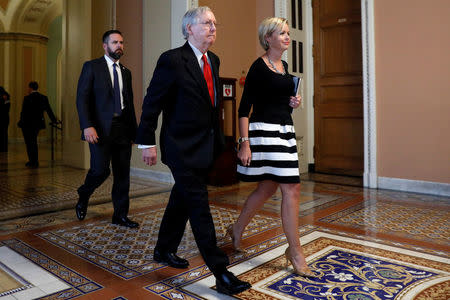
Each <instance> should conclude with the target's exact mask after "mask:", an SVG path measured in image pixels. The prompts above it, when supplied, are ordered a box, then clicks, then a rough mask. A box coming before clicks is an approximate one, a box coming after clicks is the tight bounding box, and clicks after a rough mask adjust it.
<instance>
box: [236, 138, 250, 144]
mask: <svg viewBox="0 0 450 300" xmlns="http://www.w3.org/2000/svg"><path fill="white" fill-rule="evenodd" d="M248 140H249V139H248V136H244V137H240V138H239V139H238V144H239V145H240V144H242V143H243V142H245V141H248Z"/></svg>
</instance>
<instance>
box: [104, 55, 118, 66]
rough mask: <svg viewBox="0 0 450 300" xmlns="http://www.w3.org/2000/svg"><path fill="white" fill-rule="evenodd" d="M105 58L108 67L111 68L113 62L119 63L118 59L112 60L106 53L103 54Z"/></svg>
mask: <svg viewBox="0 0 450 300" xmlns="http://www.w3.org/2000/svg"><path fill="white" fill-rule="evenodd" d="M104 57H105V59H106V63H107V64H108V66H109V67H111V68H112V65H113V64H117V65H119V61H116V62H114V61H113V60H112V59H111V58H110V57H109V56H108V55H106V54H105V55H104Z"/></svg>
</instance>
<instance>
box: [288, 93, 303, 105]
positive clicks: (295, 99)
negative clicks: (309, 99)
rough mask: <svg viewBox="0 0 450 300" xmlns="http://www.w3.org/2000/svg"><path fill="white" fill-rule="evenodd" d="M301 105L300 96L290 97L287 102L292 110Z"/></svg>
mask: <svg viewBox="0 0 450 300" xmlns="http://www.w3.org/2000/svg"><path fill="white" fill-rule="evenodd" d="M301 103H302V97H301V96H300V95H297V96H295V97H294V96H291V99H290V101H289V106H290V107H292V108H297V107H299V106H300V104H301Z"/></svg>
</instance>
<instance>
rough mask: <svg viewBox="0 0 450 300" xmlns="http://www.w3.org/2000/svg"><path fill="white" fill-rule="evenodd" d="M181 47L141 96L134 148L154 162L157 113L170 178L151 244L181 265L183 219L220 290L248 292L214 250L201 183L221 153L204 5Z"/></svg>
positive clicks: (190, 18) (186, 20) (211, 28)
mask: <svg viewBox="0 0 450 300" xmlns="http://www.w3.org/2000/svg"><path fill="white" fill-rule="evenodd" d="M182 24H183V25H182V26H183V27H182V30H183V35H184V37H185V38H186V39H187V42H186V43H185V44H184V46H182V47H180V48H176V49H173V50H169V51H167V52H165V53H163V54H162V55H161V57H160V58H159V60H158V63H157V66H156V69H155V71H154V74H153V78H152V80H151V82H150V85H149V87H148V89H147V94H146V96H145V98H144V103H143V107H142V109H143V112H142V116H141V122H140V125H139V129H138V134H137V138H136V143H138V144H140V145H139V148H144V150H143V151H142V152H143V160H144V162H145V163H146V164H148V165H150V166H151V165H154V164H156V160H157V152H156V148H155V146H154V145H155V144H156V141H155V130H156V127H157V123H158V116H159V115H160V113H161V112H162V115H163V119H162V127H161V135H160V142H161V152H162V154H161V159H162V162H163V163H164V164H166V165H167V166H168V167H169V168H170V170H171V172H172V175H173V177H174V179H175V185H174V186H173V188H172V192H171V194H170V198H169V203H168V204H167V207H166V210H165V213H164V217H163V220H162V222H161V227H160V230H159V235H158V241H157V243H156V246H155V249H154V254H153V257H154V259H155V261H157V262H162V263H166V264H168V265H169V266H171V267H175V268H187V267H188V261H187V260H185V259H183V258H181V257H179V256H177V255H176V252H177V248H178V246H179V244H180V241H181V238H182V236H183V233H184V230H185V226H186V223H187V221H188V220H189V222H190V224H191V227H192V231H193V233H194V237H195V241H196V243H197V246H198V248H199V250H200V253H201V255H202V257H203V259H204V260H205V263H206V265H207V266H208V268H209V269H210V270H211V271H212V273H213V274H214V276H215V277H216V283H217V290H218V292H220V293H225V294H230V295H231V294H236V293H239V292H242V291H244V290H246V289H248V288H249V287H250V284H249V283H247V282H243V281H241V280H239V279H238V278H237V277H235V276H234V275H233V273H231V272H229V271H227V269H226V266H227V265H228V264H229V261H228V257H227V256H226V255H225V253H224V252H222V250H220V249H219V248H218V247H217V244H216V233H215V229H214V223H213V220H212V216H211V212H210V208H209V203H208V191H207V187H206V180H207V174H208V169H209V168H210V167H211V166H212V164H213V161H214V159H215V158H217V156H218V154H219V153H220V152H221V150H222V148H223V145H224V140H223V135H222V133H221V131H220V127H219V111H218V101H219V97H217V91H218V90H219V63H220V62H219V58H218V57H217V56H216V55H215V54H214V53H212V52H210V51H208V49H209V47H210V46H211V45H212V44H213V43H214V41H215V39H216V19H215V17H214V14H213V13H212V11H211V10H210V9H209V8H208V7H198V8H195V9H191V10H189V11H188V12H186V14H185V15H184V17H183V21H182Z"/></svg>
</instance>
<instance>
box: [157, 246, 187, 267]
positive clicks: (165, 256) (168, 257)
mask: <svg viewBox="0 0 450 300" xmlns="http://www.w3.org/2000/svg"><path fill="white" fill-rule="evenodd" d="M153 260H154V261H156V262H159V263H165V264H168V265H169V266H171V267H172V268H177V269H186V268H187V267H188V266H189V262H188V261H187V260H186V259H184V258H181V257H179V256H178V255H176V254H175V253H161V252H159V251H158V250H156V249H155V250H154V251H153Z"/></svg>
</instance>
